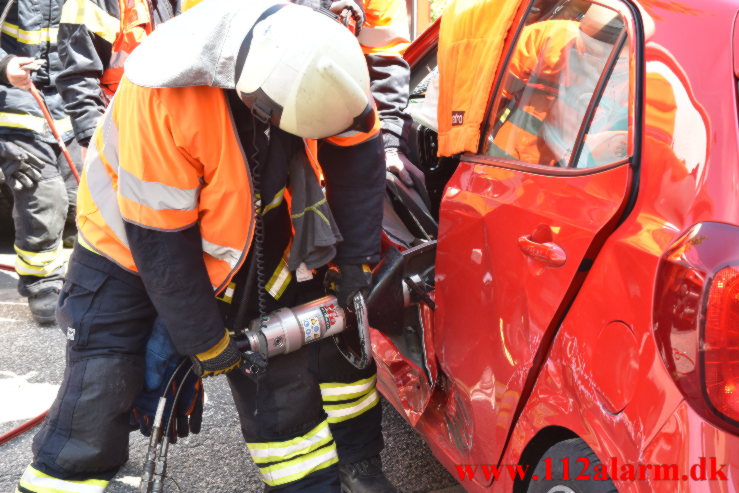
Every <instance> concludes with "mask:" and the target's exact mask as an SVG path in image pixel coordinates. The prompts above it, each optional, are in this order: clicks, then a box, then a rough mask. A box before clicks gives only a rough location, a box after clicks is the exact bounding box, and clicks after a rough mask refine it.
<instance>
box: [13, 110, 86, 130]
mask: <svg viewBox="0 0 739 493" xmlns="http://www.w3.org/2000/svg"><path fill="white" fill-rule="evenodd" d="M54 125H55V126H56V128H57V130H58V131H59V133H62V134H63V133H65V132H69V131H71V130H72V120H70V119H69V117H65V118H62V119H60V120H54ZM0 127H10V128H22V129H24V130H30V131H32V132H36V133H38V134H47V133H48V134H50V133H51V130H50V129H49V124H48V123H46V119H45V118H43V117H41V116H34V115H27V114H20V113H7V112H2V111H0Z"/></svg>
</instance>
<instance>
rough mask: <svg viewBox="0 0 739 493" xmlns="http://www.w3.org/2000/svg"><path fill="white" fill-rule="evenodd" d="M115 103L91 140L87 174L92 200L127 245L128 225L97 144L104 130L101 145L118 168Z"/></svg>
mask: <svg viewBox="0 0 739 493" xmlns="http://www.w3.org/2000/svg"><path fill="white" fill-rule="evenodd" d="M113 104H114V103H111V108H110V109H109V111H106V112H105V114H104V116H103V121H102V123H101V125H100V127H99V128H98V129H97V130H96V131H95V134H94V135H93V137H92V140H90V147H89V150H88V151H87V159H86V160H85V175H86V180H87V188H88V189H89V191H90V196H91V197H92V201H93V202H95V205H96V206H97V208H98V210H99V211H100V214H102V216H103V219H105V222H106V224H107V225H108V227H109V228H110V229H111V230H112V231H113V233H114V234H115V236H116V238H117V239H118V240H119V241H120V242H121V243H123V244H124V245H125V246H126V247H128V237H127V236H126V228H125V227H124V225H123V218H122V217H121V211H120V209H119V207H118V195H117V193H116V191H115V189H114V188H113V182H112V181H111V179H110V175H109V174H108V172H107V171H106V170H105V164H104V163H103V160H102V158H101V157H100V152H101V150H100V149H98V148H97V138H96V137H97V133H98V132H102V133H103V135H102V137H103V138H102V141H103V145H104V146H105V148H104V149H102V155H103V156H104V157H105V159H106V160H107V161H108V164H109V165H110V167H111V168H113V170H114V171H116V172H118V168H119V166H118V128H117V127H116V125H115V123H114V122H113V116H112V115H113V111H112V105H113Z"/></svg>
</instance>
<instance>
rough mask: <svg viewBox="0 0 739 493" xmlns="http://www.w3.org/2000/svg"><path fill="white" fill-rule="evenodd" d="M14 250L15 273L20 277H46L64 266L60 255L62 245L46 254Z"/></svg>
mask: <svg viewBox="0 0 739 493" xmlns="http://www.w3.org/2000/svg"><path fill="white" fill-rule="evenodd" d="M13 248H15V253H16V258H15V271H16V272H17V273H18V274H20V275H22V276H35V277H46V276H49V275H51V274H53V273H54V271H56V270H57V269H59V268H61V267H63V266H64V263H65V258H64V256H63V255H62V254H61V252H62V245H61V244H59V247H57V248H56V250H51V251H48V252H29V251H26V250H22V249H20V248H18V246H17V245H13Z"/></svg>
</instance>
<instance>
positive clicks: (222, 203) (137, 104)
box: [77, 77, 254, 292]
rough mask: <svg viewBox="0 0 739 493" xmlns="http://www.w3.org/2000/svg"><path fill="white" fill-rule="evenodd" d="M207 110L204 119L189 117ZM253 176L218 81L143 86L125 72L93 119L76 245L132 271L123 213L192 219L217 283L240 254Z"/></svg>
mask: <svg viewBox="0 0 739 493" xmlns="http://www.w3.org/2000/svg"><path fill="white" fill-rule="evenodd" d="M204 115H208V125H192V124H191V122H196V121H200V120H202V118H203V117H204ZM252 194H253V190H252V186H251V178H250V175H249V171H248V166H247V163H246V157H245V156H244V155H243V151H242V149H241V145H240V143H239V140H238V136H237V133H236V129H235V128H234V126H233V122H232V119H231V113H230V111H229V108H228V103H227V101H226V97H225V94H224V92H223V90H222V89H219V88H216V87H210V86H195V87H179V88H145V87H141V86H137V85H135V84H133V83H131V82H130V81H128V80H127V79H126V78H125V77H124V78H123V79H122V80H121V87H120V90H119V91H118V93H117V94H116V96H115V98H114V99H113V101H112V102H111V105H110V107H109V108H108V111H107V112H106V113H105V116H104V117H103V120H102V121H101V123H100V125H98V128H97V130H96V131H95V134H94V135H93V138H92V140H91V141H90V148H89V151H88V158H87V161H86V166H85V173H84V175H83V178H82V182H81V183H80V188H79V192H78V205H77V226H78V230H79V234H80V237H81V239H80V241H81V242H82V244H83V245H84V246H86V247H88V248H90V249H92V250H94V251H96V252H97V253H100V254H101V255H103V256H105V257H107V258H108V259H110V260H112V261H113V262H115V263H116V264H118V265H120V266H121V267H123V268H125V269H127V270H129V271H133V272H137V267H136V264H135V262H134V260H133V256H132V254H131V250H130V249H129V246H128V242H127V239H126V233H125V228H124V221H127V222H130V223H133V224H138V225H141V226H142V227H145V228H148V229H155V230H160V231H179V230H183V229H186V228H189V227H191V226H193V225H195V224H196V223H197V224H199V225H200V234H201V237H202V250H203V260H204V262H205V266H206V268H207V271H208V275H209V277H210V281H211V284H212V286H213V288H214V290H215V291H216V292H220V291H221V290H222V289H223V288H224V287H225V286H226V285H227V284H228V282H229V280H230V279H231V277H232V276H233V274H234V273H235V272H236V270H237V269H238V268H239V267H240V266H241V264H242V262H243V260H244V258H245V257H246V254H247V250H248V248H249V245H250V243H251V239H252V235H253V230H254V220H253V213H254V211H253V208H252V207H251V204H252V203H253V197H252Z"/></svg>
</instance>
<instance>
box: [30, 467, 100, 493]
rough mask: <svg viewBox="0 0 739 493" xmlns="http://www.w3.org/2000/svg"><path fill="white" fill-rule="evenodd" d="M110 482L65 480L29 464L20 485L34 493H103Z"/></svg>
mask: <svg viewBox="0 0 739 493" xmlns="http://www.w3.org/2000/svg"><path fill="white" fill-rule="evenodd" d="M108 483H109V481H105V480H102V479H88V480H86V481H65V480H63V479H57V478H54V477H52V476H49V475H48V474H44V473H42V472H41V471H39V470H37V469H35V468H33V467H31V466H28V467H27V468H26V470H25V472H24V473H23V476H22V477H21V480H20V482H19V484H18V486H19V487H21V488H23V489H24V490H26V491H30V492H33V493H102V492H103V491H104V490H105V487H106V486H108ZM16 491H19V490H16Z"/></svg>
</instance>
